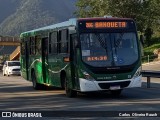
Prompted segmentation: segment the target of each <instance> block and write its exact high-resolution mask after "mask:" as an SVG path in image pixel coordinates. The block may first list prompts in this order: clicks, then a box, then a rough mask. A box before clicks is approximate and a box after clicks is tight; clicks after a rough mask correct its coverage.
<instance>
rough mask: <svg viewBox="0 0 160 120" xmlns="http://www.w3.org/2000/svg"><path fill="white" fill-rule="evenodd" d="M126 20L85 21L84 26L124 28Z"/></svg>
mask: <svg viewBox="0 0 160 120" xmlns="http://www.w3.org/2000/svg"><path fill="white" fill-rule="evenodd" d="M126 27H127V22H113V21H112V22H86V28H126Z"/></svg>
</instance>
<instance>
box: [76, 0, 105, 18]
mask: <svg viewBox="0 0 160 120" xmlns="http://www.w3.org/2000/svg"><path fill="white" fill-rule="evenodd" d="M76 6H77V7H78V10H77V11H76V12H75V14H76V15H77V16H78V17H101V16H104V15H105V13H106V11H107V9H106V8H107V7H106V6H107V2H106V0H79V1H78V2H77V4H76Z"/></svg>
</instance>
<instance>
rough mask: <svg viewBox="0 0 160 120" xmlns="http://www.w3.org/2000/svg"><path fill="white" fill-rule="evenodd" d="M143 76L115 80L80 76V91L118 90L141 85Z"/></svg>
mask: <svg viewBox="0 0 160 120" xmlns="http://www.w3.org/2000/svg"><path fill="white" fill-rule="evenodd" d="M141 78H142V76H138V77H136V78H134V79H125V80H113V81H95V80H87V79H84V78H79V82H80V91H81V92H92V91H103V90H118V89H124V88H133V87H141V84H142V83H141Z"/></svg>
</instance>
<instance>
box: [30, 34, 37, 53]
mask: <svg viewBox="0 0 160 120" xmlns="http://www.w3.org/2000/svg"><path fill="white" fill-rule="evenodd" d="M35 54H36V46H35V37H30V55H35Z"/></svg>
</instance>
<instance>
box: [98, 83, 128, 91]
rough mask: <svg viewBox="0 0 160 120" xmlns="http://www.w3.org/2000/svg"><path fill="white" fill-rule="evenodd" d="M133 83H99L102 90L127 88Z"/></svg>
mask: <svg viewBox="0 0 160 120" xmlns="http://www.w3.org/2000/svg"><path fill="white" fill-rule="evenodd" d="M130 82H131V81H123V82H114V83H99V84H98V85H99V86H100V88H101V89H109V88H110V87H111V86H120V87H121V88H125V87H127V86H128V85H129V84H130Z"/></svg>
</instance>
